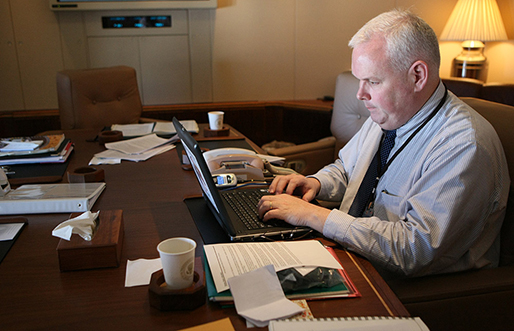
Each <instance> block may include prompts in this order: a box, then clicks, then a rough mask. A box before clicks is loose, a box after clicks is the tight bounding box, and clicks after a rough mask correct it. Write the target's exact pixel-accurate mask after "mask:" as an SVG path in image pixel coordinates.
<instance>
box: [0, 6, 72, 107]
mask: <svg viewBox="0 0 514 331" xmlns="http://www.w3.org/2000/svg"><path fill="white" fill-rule="evenodd" d="M10 5H11V13H12V20H13V26H14V35H15V36H16V50H17V53H18V61H19V70H20V77H21V85H22V88H23V99H24V102H25V109H56V108H57V107H58V105H57V86H56V83H55V77H56V74H57V71H59V70H62V69H63V60H62V52H61V39H60V38H61V35H60V32H59V24H58V20H57V16H56V14H55V13H54V12H52V11H51V10H50V9H49V8H48V1H47V0H11V1H10Z"/></svg>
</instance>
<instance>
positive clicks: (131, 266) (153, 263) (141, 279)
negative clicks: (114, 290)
mask: <svg viewBox="0 0 514 331" xmlns="http://www.w3.org/2000/svg"><path fill="white" fill-rule="evenodd" d="M160 269H162V264H161V259H160V258H157V259H151V260H148V259H138V260H134V261H131V260H128V261H127V271H126V273H125V287H132V286H140V285H148V284H150V280H151V279H152V274H153V273H154V272H156V271H158V270H160Z"/></svg>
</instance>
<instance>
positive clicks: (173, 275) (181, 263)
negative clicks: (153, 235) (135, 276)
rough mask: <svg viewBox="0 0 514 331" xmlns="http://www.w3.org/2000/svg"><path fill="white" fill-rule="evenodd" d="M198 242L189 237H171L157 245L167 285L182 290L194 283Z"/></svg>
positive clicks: (172, 288)
mask: <svg viewBox="0 0 514 331" xmlns="http://www.w3.org/2000/svg"><path fill="white" fill-rule="evenodd" d="M195 249H196V242H195V241H194V240H193V239H189V238H182V237H177V238H170V239H166V240H164V241H162V242H161V243H160V244H159V245H157V250H158V251H159V256H160V257H161V263H162V270H163V273H164V281H165V282H166V286H167V287H168V288H169V289H171V290H182V289H185V288H188V287H190V286H191V285H193V276H194V272H195Z"/></svg>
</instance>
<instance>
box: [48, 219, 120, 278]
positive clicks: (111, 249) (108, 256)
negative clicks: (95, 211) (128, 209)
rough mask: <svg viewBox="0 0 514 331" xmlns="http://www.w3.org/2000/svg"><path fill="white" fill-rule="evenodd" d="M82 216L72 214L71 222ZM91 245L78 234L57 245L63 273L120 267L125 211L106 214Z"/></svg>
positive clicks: (99, 222)
mask: <svg viewBox="0 0 514 331" xmlns="http://www.w3.org/2000/svg"><path fill="white" fill-rule="evenodd" d="M78 215H80V213H76V214H72V215H71V217H70V218H73V217H77V216H78ZM97 222H98V225H97V227H96V232H95V234H94V236H93V239H92V240H91V241H86V240H84V239H82V238H81V237H80V236H78V235H76V234H74V235H72V236H71V240H70V241H67V240H64V239H60V241H59V244H58V245H57V254H58V256H59V268H60V270H61V271H71V270H83V269H95V268H109V267H118V266H119V265H120V260H121V247H122V246H123V232H124V229H123V211H122V210H102V211H100V214H99V219H98V220H97Z"/></svg>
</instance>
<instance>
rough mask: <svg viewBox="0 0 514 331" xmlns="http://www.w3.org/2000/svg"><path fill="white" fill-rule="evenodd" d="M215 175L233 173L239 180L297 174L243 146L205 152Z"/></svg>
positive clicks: (206, 159)
mask: <svg viewBox="0 0 514 331" xmlns="http://www.w3.org/2000/svg"><path fill="white" fill-rule="evenodd" d="M203 155H204V158H205V161H206V162H207V166H208V167H209V170H210V171H211V173H212V174H213V175H218V174H225V173H233V174H235V175H236V177H237V179H238V181H239V182H244V181H248V180H264V176H265V175H266V176H270V175H289V174H296V173H297V172H296V171H294V170H293V169H289V168H283V167H277V166H274V165H272V164H271V163H269V162H268V161H267V160H263V159H261V157H260V156H259V155H257V153H255V152H254V151H252V150H249V149H243V148H218V149H213V150H210V151H206V152H204V153H203Z"/></svg>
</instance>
